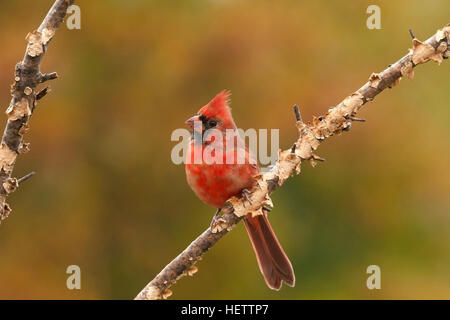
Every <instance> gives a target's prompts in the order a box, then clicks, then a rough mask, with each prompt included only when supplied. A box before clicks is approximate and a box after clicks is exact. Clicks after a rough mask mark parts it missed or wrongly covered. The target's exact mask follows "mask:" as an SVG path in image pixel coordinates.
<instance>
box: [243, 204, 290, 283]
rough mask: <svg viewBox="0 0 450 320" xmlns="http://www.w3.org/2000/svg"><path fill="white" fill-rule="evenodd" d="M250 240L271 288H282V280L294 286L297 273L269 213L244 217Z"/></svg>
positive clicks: (260, 267)
mask: <svg viewBox="0 0 450 320" xmlns="http://www.w3.org/2000/svg"><path fill="white" fill-rule="evenodd" d="M244 224H245V228H246V229H247V232H248V235H249V237H250V241H251V243H252V246H253V250H254V251H255V254H256V258H257V260H258V265H259V269H260V270H261V273H262V274H263V276H264V280H265V281H266V284H267V285H268V286H269V288H270V289H273V290H280V288H281V284H282V281H284V282H285V283H286V284H287V285H289V286H291V287H293V286H294V285H295V275H294V270H293V269H292V264H291V262H290V261H289V258H288V257H287V255H286V253H285V252H284V250H283V248H282V247H281V244H280V242H279V241H278V239H277V237H276V235H275V233H274V231H273V229H272V227H271V226H270V223H269V220H268V219H267V213H266V212H265V211H264V213H263V214H262V215H257V216H255V217H252V216H251V215H250V214H249V215H248V216H247V217H245V218H244Z"/></svg>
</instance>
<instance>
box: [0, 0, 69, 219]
mask: <svg viewBox="0 0 450 320" xmlns="http://www.w3.org/2000/svg"><path fill="white" fill-rule="evenodd" d="M74 1H75V0H56V1H55V3H54V4H53V6H52V7H51V9H50V11H49V12H48V13H47V15H46V17H45V18H44V20H43V21H42V23H41V25H40V26H39V28H38V29H37V30H35V31H33V32H30V33H29V34H28V35H27V37H26V40H27V41H28V45H27V48H26V51H25V55H24V57H23V59H22V61H20V62H19V63H17V64H16V68H15V73H14V83H13V84H12V86H11V96H12V99H11V102H10V104H9V107H8V108H7V110H6V115H7V117H8V121H7V123H6V128H5V130H4V132H3V136H2V140H1V144H0V222H1V221H2V220H4V219H6V218H7V217H8V215H9V213H10V212H11V208H10V207H9V205H8V204H7V203H6V197H7V196H8V195H9V194H10V193H11V192H13V191H14V190H16V189H17V187H18V186H19V183H18V180H17V179H16V178H12V177H11V174H12V171H13V168H14V165H15V163H16V159H17V156H18V155H19V154H20V153H26V152H28V151H29V143H25V142H23V135H24V134H25V132H26V131H27V130H28V121H29V120H30V117H31V115H32V114H33V111H34V108H35V106H36V102H37V101H38V100H40V99H42V98H43V97H44V96H45V94H46V93H47V91H48V90H47V88H45V89H43V90H42V91H40V92H36V88H37V86H38V85H39V84H41V83H44V82H46V81H48V80H52V79H56V78H57V74H56V72H52V73H48V74H43V73H41V71H40V65H41V61H42V58H43V57H44V54H45V53H46V51H47V47H48V45H49V43H50V41H51V39H52V38H53V36H54V35H55V32H56V30H57V29H58V27H59V25H60V24H61V22H62V21H63V20H64V17H65V16H66V13H67V8H68V7H69V6H70V5H71V4H73V3H74Z"/></svg>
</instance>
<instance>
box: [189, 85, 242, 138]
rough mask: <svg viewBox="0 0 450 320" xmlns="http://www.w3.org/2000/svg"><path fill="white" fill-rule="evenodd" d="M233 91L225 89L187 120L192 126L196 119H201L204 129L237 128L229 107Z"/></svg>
mask: <svg viewBox="0 0 450 320" xmlns="http://www.w3.org/2000/svg"><path fill="white" fill-rule="evenodd" d="M230 95H231V92H230V91H228V90H224V91H222V92H220V93H219V94H218V95H216V96H215V97H214V98H213V99H212V100H211V101H210V102H208V104H206V105H205V106H204V107H202V108H201V109H200V110H198V112H197V114H196V115H194V116H193V117H191V118H190V119H188V120H187V121H186V123H187V124H188V125H189V126H191V128H192V127H193V125H194V121H201V122H202V124H203V130H208V129H213V128H214V129H217V130H221V131H223V130H226V129H235V128H236V126H235V124H234V121H233V118H232V117H231V110H230V107H229V101H230Z"/></svg>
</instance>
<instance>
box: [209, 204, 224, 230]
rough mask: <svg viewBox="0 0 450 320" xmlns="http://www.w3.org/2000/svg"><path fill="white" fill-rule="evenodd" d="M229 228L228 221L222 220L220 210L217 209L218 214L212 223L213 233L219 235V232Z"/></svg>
mask: <svg viewBox="0 0 450 320" xmlns="http://www.w3.org/2000/svg"><path fill="white" fill-rule="evenodd" d="M226 228H227V221H226V220H225V219H224V218H222V216H221V215H220V209H217V212H216V214H215V215H214V216H213V218H212V221H211V226H210V229H211V232H212V233H217V232H221V231H222V230H224V229H226Z"/></svg>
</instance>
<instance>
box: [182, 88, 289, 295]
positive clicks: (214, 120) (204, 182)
mask: <svg viewBox="0 0 450 320" xmlns="http://www.w3.org/2000/svg"><path fill="white" fill-rule="evenodd" d="M229 96H230V92H229V91H222V92H221V93H219V94H218V95H217V96H216V97H214V99H212V100H211V101H210V102H209V103H208V104H206V105H205V106H204V107H202V108H201V109H200V110H199V111H198V112H197V114H195V115H194V116H193V117H191V118H190V119H188V120H187V121H186V123H187V124H188V125H189V126H190V127H191V129H192V138H191V141H190V143H189V147H188V150H187V154H186V166H185V169H186V178H187V182H188V184H189V186H190V187H191V188H192V190H193V191H194V192H195V194H196V195H197V196H198V197H199V198H200V200H202V201H203V202H204V203H206V204H208V205H210V206H212V207H215V208H217V212H216V215H215V216H214V218H213V222H212V227H213V225H214V223H215V222H216V221H217V219H218V218H219V217H220V216H219V212H220V208H221V207H223V206H224V204H225V202H226V200H228V199H229V198H230V197H232V196H239V197H247V196H248V194H247V192H248V190H249V189H251V188H252V187H253V186H254V185H255V183H256V181H255V178H254V177H255V176H256V175H258V174H259V172H260V170H259V167H258V165H257V163H256V161H255V158H254V156H253V155H252V154H251V152H250V151H249V150H248V148H247V146H246V145H245V142H244V141H243V140H242V139H241V138H240V137H239V136H238V135H230V134H227V133H230V132H237V128H236V125H235V123H234V121H233V118H232V116H231V110H230V108H229V106H228V104H229ZM235 142H236V143H235ZM208 148H209V151H210V152H205V151H207V149H208ZM240 155H243V158H242V157H241V158H239V156H240ZM230 159H232V160H233V161H230ZM239 159H240V160H242V159H244V160H245V161H238V160H239ZM199 160H200V161H199ZM212 160H215V161H212ZM218 160H219V161H218ZM220 160H221V161H220ZM243 200H245V199H243ZM243 221H244V224H245V228H246V229H247V232H248V234H249V237H250V241H251V243H252V246H253V249H254V251H255V254H256V258H257V261H258V265H259V269H260V270H261V273H262V274H263V276H264V279H265V281H266V284H267V285H268V286H269V288H271V289H274V290H279V289H280V288H281V284H282V281H284V282H285V283H286V284H288V285H289V286H292V287H293V286H294V285H295V275H294V271H293V269H292V264H291V262H290V261H289V258H288V257H287V255H286V253H285V252H284V250H283V248H282V247H281V245H280V242H279V241H278V239H277V237H276V235H275V233H274V231H273V229H272V227H271V226H270V224H269V220H268V218H267V212H266V211H263V214H262V215H256V216H254V217H252V215H251V214H249V215H247V216H246V217H244V219H243Z"/></svg>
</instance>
